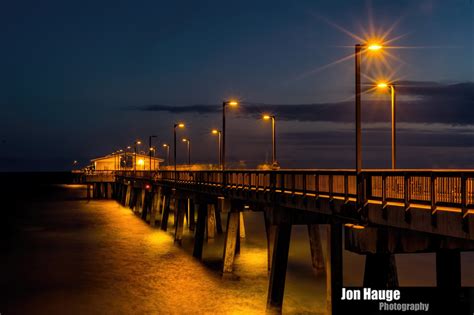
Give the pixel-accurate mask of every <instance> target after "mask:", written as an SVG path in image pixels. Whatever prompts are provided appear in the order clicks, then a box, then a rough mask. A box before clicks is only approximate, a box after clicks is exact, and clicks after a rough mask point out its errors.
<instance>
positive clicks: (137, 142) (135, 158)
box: [133, 140, 142, 171]
mask: <svg viewBox="0 0 474 315" xmlns="http://www.w3.org/2000/svg"><path fill="white" fill-rule="evenodd" d="M140 144H142V142H141V141H140V140H136V141H135V143H134V146H133V148H134V151H135V155H134V162H133V170H134V171H136V170H137V145H140Z"/></svg>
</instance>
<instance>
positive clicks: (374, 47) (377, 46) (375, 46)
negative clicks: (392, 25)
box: [367, 43, 383, 51]
mask: <svg viewBox="0 0 474 315" xmlns="http://www.w3.org/2000/svg"><path fill="white" fill-rule="evenodd" d="M382 48H383V46H382V45H380V44H377V43H372V44H368V45H367V49H368V50H371V51H377V50H380V49H382Z"/></svg>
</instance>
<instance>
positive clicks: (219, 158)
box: [212, 129, 222, 168]
mask: <svg viewBox="0 0 474 315" xmlns="http://www.w3.org/2000/svg"><path fill="white" fill-rule="evenodd" d="M212 134H214V135H217V139H218V140H217V143H218V146H217V157H218V159H217V160H218V161H219V168H222V146H221V136H222V132H221V131H220V130H219V129H212Z"/></svg>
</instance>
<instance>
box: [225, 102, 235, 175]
mask: <svg viewBox="0 0 474 315" xmlns="http://www.w3.org/2000/svg"><path fill="white" fill-rule="evenodd" d="M227 105H228V106H238V105H239V102H237V101H235V100H229V101H224V102H222V159H221V164H222V170H224V169H225V108H226V106H227Z"/></svg>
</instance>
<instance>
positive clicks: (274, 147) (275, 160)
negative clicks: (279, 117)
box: [263, 115, 278, 168]
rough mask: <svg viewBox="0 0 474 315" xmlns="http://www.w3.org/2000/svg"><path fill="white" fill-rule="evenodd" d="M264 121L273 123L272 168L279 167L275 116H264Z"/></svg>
mask: <svg viewBox="0 0 474 315" xmlns="http://www.w3.org/2000/svg"><path fill="white" fill-rule="evenodd" d="M263 119H264V120H271V121H272V167H273V168H276V167H278V162H277V159H276V126H275V116H272V115H263Z"/></svg>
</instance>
